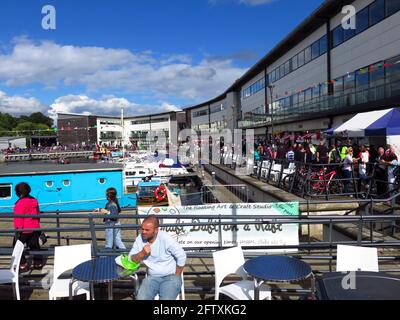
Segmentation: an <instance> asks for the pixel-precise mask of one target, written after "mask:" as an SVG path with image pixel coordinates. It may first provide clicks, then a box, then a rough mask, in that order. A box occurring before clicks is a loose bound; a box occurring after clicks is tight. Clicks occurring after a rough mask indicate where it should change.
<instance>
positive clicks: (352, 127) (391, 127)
mask: <svg viewBox="0 0 400 320" xmlns="http://www.w3.org/2000/svg"><path fill="white" fill-rule="evenodd" d="M326 133H327V134H328V135H340V136H347V137H379V136H380V137H383V136H398V135H400V110H399V109H398V108H390V109H385V110H378V111H371V112H363V113H359V114H357V115H355V116H354V117H353V118H351V119H350V120H348V121H346V122H345V123H343V124H342V125H340V126H339V127H337V128H335V129H329V130H327V131H326Z"/></svg>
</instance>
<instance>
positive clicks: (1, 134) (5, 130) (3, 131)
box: [0, 127, 13, 137]
mask: <svg viewBox="0 0 400 320" xmlns="http://www.w3.org/2000/svg"><path fill="white" fill-rule="evenodd" d="M12 135H13V133H12V132H9V130H8V128H4V127H0V137H7V136H12Z"/></svg>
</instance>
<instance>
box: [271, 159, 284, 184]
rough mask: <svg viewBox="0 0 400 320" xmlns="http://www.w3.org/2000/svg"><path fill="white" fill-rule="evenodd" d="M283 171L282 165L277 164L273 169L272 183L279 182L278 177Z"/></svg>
mask: <svg viewBox="0 0 400 320" xmlns="http://www.w3.org/2000/svg"><path fill="white" fill-rule="evenodd" d="M281 170H282V165H281V164H278V163H275V164H274V165H273V167H272V169H271V180H272V181H274V182H275V181H278V177H279V175H280V174H281Z"/></svg>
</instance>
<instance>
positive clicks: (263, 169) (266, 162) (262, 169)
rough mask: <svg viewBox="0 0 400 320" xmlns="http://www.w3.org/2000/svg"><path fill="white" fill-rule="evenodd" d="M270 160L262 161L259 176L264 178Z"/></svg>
mask: <svg viewBox="0 0 400 320" xmlns="http://www.w3.org/2000/svg"><path fill="white" fill-rule="evenodd" d="M269 166H270V162H269V161H263V162H262V166H261V178H266V177H267V174H268V170H269Z"/></svg>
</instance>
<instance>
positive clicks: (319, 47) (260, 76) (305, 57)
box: [235, 0, 400, 135]
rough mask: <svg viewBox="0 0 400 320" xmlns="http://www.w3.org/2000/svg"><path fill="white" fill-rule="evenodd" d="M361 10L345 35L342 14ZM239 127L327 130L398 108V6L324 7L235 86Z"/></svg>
mask: <svg viewBox="0 0 400 320" xmlns="http://www.w3.org/2000/svg"><path fill="white" fill-rule="evenodd" d="M345 5H352V6H354V8H355V9H356V16H355V18H356V28H355V29H344V27H343V25H342V20H343V19H344V18H345V14H343V13H342V8H343V7H344V6H345ZM235 89H236V90H239V91H240V93H241V116H242V119H241V121H239V123H238V126H239V127H240V128H255V130H256V134H260V135H263V134H265V133H266V132H269V133H271V131H272V129H273V130H274V132H275V134H276V133H278V134H282V133H283V132H290V133H298V134H304V133H307V132H308V131H311V132H317V131H324V130H326V129H327V128H330V127H333V126H337V125H340V124H342V123H343V122H345V121H346V120H348V119H349V118H350V117H351V116H352V115H354V114H355V113H358V112H363V111H370V110H377V109H384V108H388V107H393V106H398V105H399V104H400V1H398V0H356V1H341V0H328V1H325V2H324V3H323V4H322V5H321V6H320V7H319V8H318V9H317V10H315V11H314V12H313V13H312V14H311V15H310V16H309V17H308V18H307V19H306V20H305V21H304V22H302V23H301V24H300V25H299V26H298V27H297V28H296V29H295V30H294V31H292V32H291V33H290V34H289V35H288V36H287V37H286V38H285V39H284V40H282V41H281V42H280V43H279V44H278V45H277V46H276V47H275V48H274V49H272V50H271V52H269V53H268V54H267V55H266V56H265V57H263V58H262V59H261V60H260V61H259V62H258V63H257V64H256V65H254V66H253V67H252V68H251V69H250V70H249V71H248V72H247V73H246V74H245V75H244V76H243V77H241V78H240V79H239V80H238V81H237V82H236V86H235Z"/></svg>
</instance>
